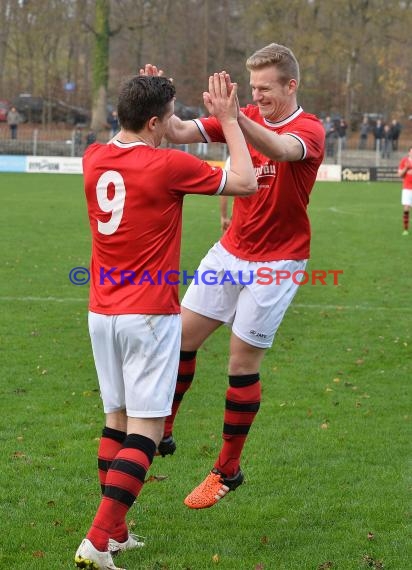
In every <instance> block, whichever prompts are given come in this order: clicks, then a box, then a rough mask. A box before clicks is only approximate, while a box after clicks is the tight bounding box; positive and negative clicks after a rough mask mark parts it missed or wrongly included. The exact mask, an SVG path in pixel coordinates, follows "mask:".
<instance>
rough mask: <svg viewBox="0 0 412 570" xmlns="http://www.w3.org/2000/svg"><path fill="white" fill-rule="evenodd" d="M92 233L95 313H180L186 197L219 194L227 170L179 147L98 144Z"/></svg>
mask: <svg viewBox="0 0 412 570" xmlns="http://www.w3.org/2000/svg"><path fill="white" fill-rule="evenodd" d="M83 173H84V186H85V193H86V199H87V207H88V214H89V220H90V228H91V233H92V256H91V266H90V275H91V283H90V302H89V309H90V310H91V311H93V312H96V313H101V314H104V315H120V314H133V313H140V314H171V313H179V312H180V306H179V299H178V285H177V283H176V282H177V281H178V280H179V273H178V271H179V261H180V241H181V226H182V206H183V197H184V195H185V194H219V193H220V192H221V191H222V190H223V188H224V186H225V183H226V172H225V171H224V170H222V169H221V168H214V167H211V166H210V165H209V164H207V163H206V162H204V161H201V160H199V159H198V158H196V157H194V156H191V155H189V154H186V153H184V152H182V151H179V150H173V149H156V148H153V147H150V146H147V145H146V144H144V143H140V142H135V143H127V144H124V143H120V142H119V141H114V142H112V143H109V144H105V145H102V144H97V143H95V144H92V145H91V146H89V147H88V148H87V150H86V152H85V154H84V157H83Z"/></svg>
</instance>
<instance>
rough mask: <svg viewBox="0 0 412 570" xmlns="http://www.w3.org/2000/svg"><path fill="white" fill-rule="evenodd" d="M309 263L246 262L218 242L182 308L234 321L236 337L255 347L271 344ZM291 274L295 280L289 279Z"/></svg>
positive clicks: (232, 323)
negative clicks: (286, 276) (288, 276)
mask: <svg viewBox="0 0 412 570" xmlns="http://www.w3.org/2000/svg"><path fill="white" fill-rule="evenodd" d="M306 263H307V260H306V259H304V260H299V261H294V260H282V261H264V262H263V261H259V262H257V261H246V260H244V259H239V258H238V257H235V256H234V255H232V254H231V253H229V252H228V251H227V250H226V249H225V248H224V247H223V246H222V245H221V244H220V242H218V243H216V244H215V245H214V246H213V247H212V248H211V249H210V250H209V252H208V253H207V254H206V256H205V257H204V258H203V259H202V261H201V262H200V265H199V268H198V270H197V278H196V280H192V281H191V283H190V286H189V288H188V290H187V291H186V294H185V296H184V298H183V300H182V306H183V307H186V308H187V309H190V310H191V311H194V312H195V313H199V314H200V315H204V316H206V317H209V318H211V319H216V320H218V321H221V322H223V323H226V324H228V325H230V326H231V327H232V331H233V333H234V334H235V335H236V336H237V337H239V338H240V339H242V340H243V341H245V342H247V343H248V344H251V345H252V346H256V347H258V348H269V347H271V346H272V344H273V339H274V337H275V334H276V331H277V329H278V328H279V325H280V323H281V322H282V319H283V316H284V314H285V313H286V310H287V308H288V307H289V305H290V303H291V301H292V299H293V297H294V296H295V294H296V291H297V290H298V287H299V281H301V278H303V275H302V272H304V270H305V267H306ZM282 272H283V273H282ZM287 273H289V275H290V276H291V277H290V278H284V276H285V275H287ZM292 277H293V278H292ZM252 278H253V281H252V282H251V283H249V281H250V280H251V279H252ZM222 279H223V281H224V282H222ZM212 281H217V282H216V283H211V282H212Z"/></svg>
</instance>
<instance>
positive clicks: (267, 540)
mask: <svg viewBox="0 0 412 570" xmlns="http://www.w3.org/2000/svg"><path fill="white" fill-rule="evenodd" d="M260 542H261V544H269V538H268V537H267V536H262V537H261V539H260Z"/></svg>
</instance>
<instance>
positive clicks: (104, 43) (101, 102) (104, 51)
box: [91, 0, 110, 133]
mask: <svg viewBox="0 0 412 570" xmlns="http://www.w3.org/2000/svg"><path fill="white" fill-rule="evenodd" d="M109 17H110V1H109V0H96V15H95V26H94V28H95V29H94V32H95V44H94V53H93V107H92V121H91V129H92V130H93V131H94V132H95V133H98V132H100V131H101V130H103V129H105V128H106V126H107V119H106V105H107V85H108V79H109V43H110V30H109Z"/></svg>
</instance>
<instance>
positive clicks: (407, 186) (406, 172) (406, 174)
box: [398, 147, 412, 236]
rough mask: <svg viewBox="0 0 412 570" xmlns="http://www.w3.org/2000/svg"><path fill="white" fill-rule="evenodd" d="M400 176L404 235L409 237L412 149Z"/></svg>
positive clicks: (400, 166) (400, 168)
mask: <svg viewBox="0 0 412 570" xmlns="http://www.w3.org/2000/svg"><path fill="white" fill-rule="evenodd" d="M398 174H399V176H400V177H401V178H402V197H401V202H402V209H403V233H402V235H404V236H407V235H409V211H410V209H411V208H412V147H410V148H409V151H408V154H407V156H404V157H403V158H402V159H401V161H400V163H399V168H398Z"/></svg>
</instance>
